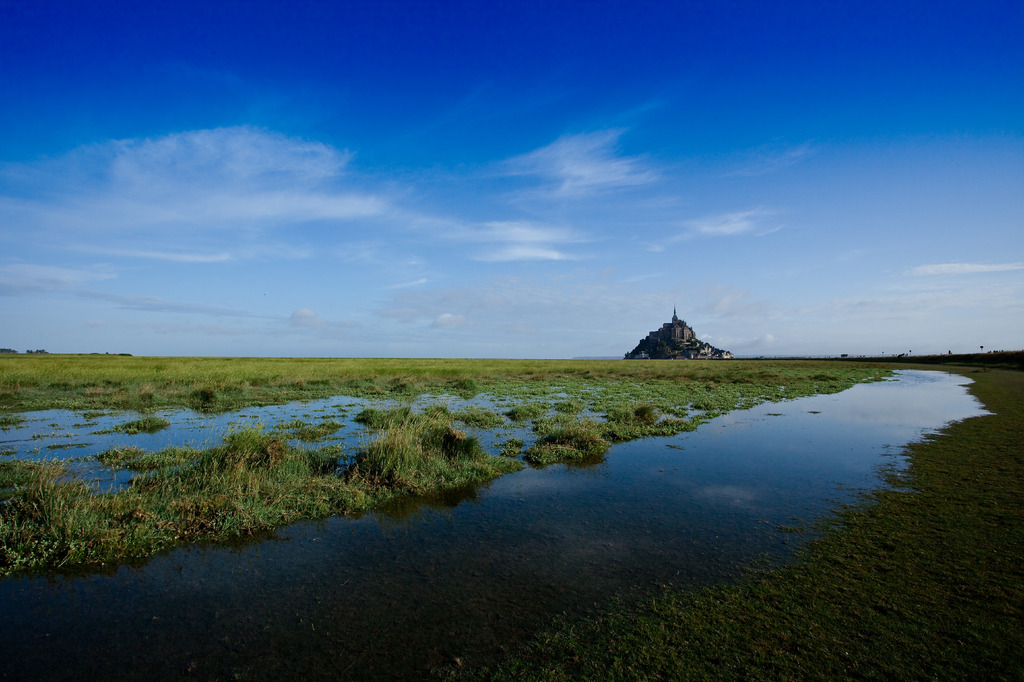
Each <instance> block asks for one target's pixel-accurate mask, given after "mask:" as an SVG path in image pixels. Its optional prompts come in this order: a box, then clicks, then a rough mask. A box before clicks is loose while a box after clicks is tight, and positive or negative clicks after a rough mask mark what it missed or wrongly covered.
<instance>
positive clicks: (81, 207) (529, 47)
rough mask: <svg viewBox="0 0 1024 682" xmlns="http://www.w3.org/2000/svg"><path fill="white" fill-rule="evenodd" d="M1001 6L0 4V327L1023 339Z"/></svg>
mask: <svg viewBox="0 0 1024 682" xmlns="http://www.w3.org/2000/svg"><path fill="white" fill-rule="evenodd" d="M1022 8H1024V5H1021V3H1019V2H972V3H965V2H877V3H876V2H835V3H822V2H779V3H764V2H728V1H725V2H679V3H664V2H628V3H627V2H586V3H572V2H563V3H558V2H550V1H548V2H531V1H526V2H517V3H497V2H445V3H440V2H438V3H432V2H387V1H378V2H338V3H326V2H324V3H320V2H316V3H314V2H301V1H300V2H292V3H279V2H274V3H269V2H213V3H210V2H204V3H196V4H192V3H189V2H182V1H176V2H173V3H172V2H146V3H131V2H109V3H107V2H89V3H78V2H59V3H58V2H47V1H45V0H33V1H31V2H23V1H12V0H0V102H2V105H0V314H2V317H3V320H4V322H3V325H2V327H0V346H4V347H10V348H15V349H17V350H21V351H24V350H26V349H36V348H45V349H47V350H49V351H51V352H129V353H134V354H138V355H256V356H383V357H524V358H535V357H541V358H543V357H551V358H563V357H580V356H621V355H622V354H624V353H625V352H627V351H629V350H631V349H632V348H633V346H634V345H635V344H636V342H637V341H638V340H639V339H640V338H641V337H642V336H644V335H645V334H646V333H647V332H648V331H649V330H651V329H654V328H656V327H658V326H660V325H661V324H662V323H663V322H665V321H667V320H668V319H669V318H670V317H671V314H672V309H673V306H675V307H676V308H677V309H678V311H679V315H680V317H682V318H683V319H685V320H686V321H687V322H689V323H690V325H691V326H693V327H694V329H695V330H696V332H697V335H698V336H699V337H700V338H701V339H703V340H706V341H709V342H711V343H713V344H714V345H716V346H719V347H721V348H725V349H728V350H732V351H733V352H734V353H736V354H737V355H787V354H798V355H830V354H839V353H852V354H879V353H897V352H906V351H908V350H912V351H913V352H914V354H919V353H933V352H946V351H947V350H952V351H953V352H968V351H971V350H977V349H978V348H979V346H982V345H983V346H984V347H985V348H986V350H988V349H1000V348H1004V349H1011V348H1012V349H1019V348H1022V347H1024V229H1022V228H1024V135H1022V134H1024V41H1022V40H1021V36H1022V35H1024V9H1022Z"/></svg>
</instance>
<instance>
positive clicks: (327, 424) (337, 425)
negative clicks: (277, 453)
mask: <svg viewBox="0 0 1024 682" xmlns="http://www.w3.org/2000/svg"><path fill="white" fill-rule="evenodd" d="M342 426H343V424H342V423H341V422H337V421H334V420H333V419H322V420H320V421H317V422H307V421H303V420H302V419H294V420H292V421H290V422H285V423H283V424H278V425H277V426H275V427H274V431H275V432H277V433H280V434H281V435H282V436H283V437H285V438H294V439H296V440H301V441H303V442H306V443H315V442H316V441H318V440H323V439H324V438H327V437H328V436H332V435H334V434H335V433H336V432H337V431H338V430H339V429H341V428H342Z"/></svg>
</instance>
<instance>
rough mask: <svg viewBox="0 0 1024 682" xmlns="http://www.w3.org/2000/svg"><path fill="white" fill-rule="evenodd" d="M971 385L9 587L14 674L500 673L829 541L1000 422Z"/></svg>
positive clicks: (146, 439)
mask: <svg viewBox="0 0 1024 682" xmlns="http://www.w3.org/2000/svg"><path fill="white" fill-rule="evenodd" d="M967 383H969V380H967V379H965V378H963V377H961V376H959V375H955V374H947V373H944V372H935V371H903V372H899V373H898V375H897V377H896V378H895V379H893V380H889V381H884V382H877V383H870V384H861V385H857V386H855V387H853V388H851V389H849V390H847V391H844V392H842V393H838V394H834V395H827V396H813V397H808V398H800V399H796V400H790V401H786V402H781V403H767V404H763V405H760V406H757V407H755V408H752V409H749V410H741V411H735V412H732V413H729V414H726V415H723V416H721V417H718V418H716V419H714V420H712V421H710V422H708V423H706V424H704V425H703V426H701V427H700V428H699V429H697V430H696V431H693V432H690V433H684V434H680V435H678V436H674V437H672V438H657V439H646V440H642V441H634V442H631V443H625V444H621V445H616V446H614V447H613V448H612V449H611V450H610V451H609V452H608V454H607V456H606V458H605V459H604V461H603V462H602V463H600V464H597V465H595V466H592V467H589V468H571V467H565V466H561V465H558V466H550V467H547V468H543V469H534V468H527V469H525V470H523V471H522V472H520V473H516V474H512V475H509V476H505V477H503V478H500V479H498V480H496V481H493V482H492V483H491V484H490V485H488V486H484V487H481V488H476V489H473V490H462V491H456V492H453V493H451V494H449V495H447V496H445V497H443V498H434V499H420V500H411V501H408V502H407V503H404V504H400V505H396V506H394V507H393V508H390V509H385V510H381V511H379V512H378V513H375V514H372V515H367V516H364V517H362V518H346V517H339V518H330V519H326V520H323V521H319V522H305V523H298V524H294V525H291V526H288V527H286V528H283V529H280V530H279V531H277V532H276V533H274V534H272V535H271V536H269V537H267V538H262V539H261V540H259V541H254V542H248V543H245V544H240V545H238V546H231V547H226V546H215V547H197V546H194V547H187V548H182V549H178V550H174V551H171V552H167V553H165V554H162V555H160V556H157V557H155V558H153V559H152V560H150V561H148V562H147V563H145V564H143V565H140V566H137V567H131V566H121V567H116V568H111V569H110V571H108V572H107V573H91V574H87V575H66V574H65V575H51V576H42V577H40V576H18V577H11V578H5V579H0V642H2V643H3V650H4V655H3V656H2V657H0V678H2V679H35V680H42V679H53V680H58V679H140V678H146V679H182V678H188V679H281V678H288V679H290V678H294V677H306V678H319V679H388V678H395V679H409V678H416V677H423V676H426V675H427V674H428V672H429V670H430V669H431V668H432V667H433V666H436V665H439V664H445V663H451V662H452V661H454V660H455V659H456V658H457V657H458V658H460V659H461V660H463V661H465V662H469V663H473V662H477V661H481V660H487V659H488V658H489V657H493V656H496V655H498V654H500V652H501V651H502V649H503V648H504V647H509V646H512V645H514V644H515V643H517V642H520V641H522V640H523V639H524V638H526V637H528V636H529V634H530V633H531V632H533V631H534V630H535V629H536V628H537V627H538V626H541V625H544V624H547V623H549V622H550V619H551V618H552V617H553V616H555V615H557V614H560V613H568V614H570V615H574V614H581V613H585V612H587V611H588V610H591V609H594V608H599V607H601V606H604V605H608V603H609V601H610V600H611V599H613V598H616V597H621V598H623V599H635V598H637V597H638V596H642V595H645V594H650V593H652V592H655V591H657V590H658V589H661V588H662V586H670V587H677V588H679V587H683V588H686V587H693V586H701V585H709V584H715V583H720V582H723V581H728V580H732V579H736V578H738V577H740V576H741V575H743V573H744V571H746V570H748V569H749V568H750V567H752V566H758V565H760V566H763V565H766V564H767V565H773V564H776V563H779V562H782V561H786V560H788V559H789V558H790V557H791V556H792V552H793V549H794V548H795V547H796V546H797V545H798V544H799V543H801V542H803V541H805V540H806V538H808V537H811V536H812V535H813V533H806V532H805V533H793V532H789V530H790V529H791V528H792V527H796V526H803V527H805V528H806V527H812V526H813V524H814V522H815V521H816V520H817V519H820V518H821V517H822V516H824V515H826V514H828V513H829V511H830V510H832V509H835V508H836V507H837V506H838V505H840V504H843V503H849V502H854V501H856V498H857V495H858V493H859V492H860V491H864V490H869V489H872V488H876V487H878V486H880V485H882V482H881V479H880V478H879V474H880V473H881V472H882V471H896V472H898V471H899V470H900V469H901V468H902V467H903V466H904V465H905V462H904V461H903V460H904V458H903V457H902V456H901V454H900V452H901V450H902V448H903V446H904V445H905V444H907V443H908V442H911V441H914V440H918V439H920V438H921V437H922V436H923V435H924V434H927V433H930V432H934V431H936V430H938V429H940V428H942V427H943V426H945V425H947V424H949V423H950V422H952V421H957V420H961V419H965V418H968V417H972V416H976V415H979V414H984V410H983V409H982V407H981V406H980V404H979V403H978V402H977V401H976V400H975V399H974V398H973V397H971V396H970V395H969V394H968V393H967V391H966V388H965V385H966V384H967ZM358 404H359V401H354V400H351V399H336V400H334V401H325V402H323V404H303V405H291V406H279V407H275V408H265V409H261V410H246V411H244V412H243V413H242V414H236V415H224V416H218V417H202V416H199V415H194V414H186V413H181V414H179V415H178V416H177V417H171V416H167V417H166V418H168V419H171V420H172V421H174V422H175V423H174V425H173V426H172V427H171V428H170V429H167V430H165V431H161V432H159V433H157V434H153V435H145V434H140V435H139V436H124V435H123V434H117V435H116V436H110V437H109V438H108V439H101V438H99V437H97V436H95V435H89V434H90V433H94V432H95V431H96V430H101V429H100V428H99V427H100V426H102V424H100V425H99V426H97V425H96V424H97V422H99V421H102V420H104V419H109V420H111V423H116V422H117V421H124V415H121V416H120V417H115V416H105V417H99V418H96V419H94V420H93V422H91V423H90V425H89V426H82V425H81V422H82V421H83V420H84V418H83V416H82V415H75V414H74V413H63V414H60V413H56V412H54V413H45V414H39V413H36V414H27V415H25V416H26V417H27V418H28V421H26V423H24V424H22V425H21V426H19V427H18V428H13V429H9V430H8V431H5V432H3V433H0V439H2V440H4V441H5V442H3V443H0V450H3V449H6V451H7V452H8V453H11V454H8V455H7V456H20V457H37V456H42V455H43V454H44V451H47V446H46V444H47V443H49V442H67V443H77V444H81V443H84V442H87V441H94V442H90V443H89V444H88V445H86V446H84V447H82V448H78V447H73V448H71V447H69V448H61V449H58V450H56V451H57V452H67V453H68V456H72V455H73V456H76V457H77V456H82V455H83V454H89V453H90V452H93V451H102V450H103V449H106V448H108V447H111V442H118V443H121V444H133V445H137V446H138V447H143V448H146V449H154V450H155V449H159V448H161V447H166V446H167V445H169V444H173V443H177V444H180V443H181V442H183V441H182V438H186V437H187V438H188V439H189V440H188V441H186V442H191V443H193V444H194V445H196V446H201V445H203V444H204V443H206V441H207V440H210V441H213V442H210V443H208V444H214V443H215V442H218V441H219V439H220V437H222V435H223V430H224V429H227V428H229V424H231V423H237V422H238V421H239V420H242V421H244V420H246V419H249V420H259V421H264V422H265V423H273V422H274V421H275V420H278V419H292V418H295V415H297V414H311V413H317V412H318V411H320V412H323V411H328V412H331V413H332V414H335V415H337V414H343V413H346V412H352V413H354V412H353V410H354V409H355V408H356V407H358ZM75 423H78V424H79V426H80V427H81V428H79V430H78V431H76V430H75V429H76V428H77V427H74V426H73V424H75ZM347 428H350V427H347ZM46 429H50V431H49V432H47V431H46ZM343 431H344V429H343ZM34 433H42V434H43V435H44V437H42V438H41V437H38V436H37V437H33V436H32V434H34ZM69 434H70V435H69ZM183 434H185V435H183ZM354 437H356V436H354V435H353V432H349V433H348V434H346V435H343V436H339V438H340V439H342V440H344V439H346V438H347V439H349V441H351V439H352V438H354ZM47 438H49V439H50V440H47ZM347 442H348V441H347ZM48 452H49V453H51V454H50V456H52V453H53V452H54V450H53V449H50V450H48ZM96 475H97V476H99V477H100V478H101V479H102V476H101V475H100V474H98V473H97V474H96ZM110 483H113V484H114V485H117V483H118V482H117V480H113V479H110V480H108V484H110Z"/></svg>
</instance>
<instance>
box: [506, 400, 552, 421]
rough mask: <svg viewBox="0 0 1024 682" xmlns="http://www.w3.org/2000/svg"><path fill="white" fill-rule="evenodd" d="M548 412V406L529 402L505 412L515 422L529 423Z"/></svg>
mask: <svg viewBox="0 0 1024 682" xmlns="http://www.w3.org/2000/svg"><path fill="white" fill-rule="evenodd" d="M547 411H548V406H547V405H546V404H544V403H539V402H527V403H521V404H519V405H515V406H513V407H511V408H509V409H508V410H507V411H506V412H505V416H506V417H508V418H509V419H511V420H512V421H514V422H528V421H530V420H532V419H536V418H537V417H540V416H541V415H543V414H545V413H546V412H547Z"/></svg>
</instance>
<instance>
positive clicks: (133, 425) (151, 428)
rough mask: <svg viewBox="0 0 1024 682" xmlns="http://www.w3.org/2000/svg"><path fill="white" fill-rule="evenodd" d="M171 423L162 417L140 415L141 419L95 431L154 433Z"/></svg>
mask: <svg viewBox="0 0 1024 682" xmlns="http://www.w3.org/2000/svg"><path fill="white" fill-rule="evenodd" d="M170 425H171V422H169V421H167V420H166V419H163V418H162V417H153V416H149V417H142V418H141V419H134V420H132V421H129V422H125V423H124V424H118V425H117V426H114V427H111V428H109V429H103V430H101V431H95V432H94V433H96V434H104V433H125V434H128V435H130V436H134V435H137V434H140V433H156V432H157V431H162V430H163V429H166V428H167V427H168V426H170Z"/></svg>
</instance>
